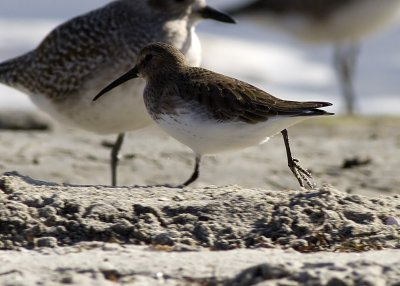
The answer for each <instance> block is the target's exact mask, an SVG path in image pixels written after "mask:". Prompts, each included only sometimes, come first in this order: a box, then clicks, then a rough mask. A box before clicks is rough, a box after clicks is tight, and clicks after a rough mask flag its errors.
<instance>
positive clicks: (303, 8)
mask: <svg viewBox="0 0 400 286" xmlns="http://www.w3.org/2000/svg"><path fill="white" fill-rule="evenodd" d="M227 11H228V13H230V14H231V15H233V16H244V17H249V18H251V19H252V20H254V21H256V22H257V23H258V24H261V25H264V26H266V27H274V28H277V29H279V30H282V31H284V32H287V33H289V34H291V35H293V36H295V37H297V38H299V39H300V40H303V41H305V42H309V43H315V44H326V43H329V44H332V45H333V47H334V52H333V63H334V67H335V70H336V73H337V78H338V81H339V84H340V88H341V92H342V95H343V100H344V103H345V112H346V113H347V114H350V115H351V114H354V113H355V112H356V111H357V104H356V94H355V91H354V83H353V80H354V75H355V69H356V68H355V66H356V61H357V56H358V53H359V50H360V45H361V41H362V40H363V39H364V38H366V37H368V36H371V35H373V34H375V33H378V32H380V31H382V30H384V29H385V28H388V27H390V26H392V25H394V24H396V23H398V22H399V20H400V0H382V1H376V0H255V1H251V0H248V1H246V2H243V1H242V2H240V3H239V4H238V5H235V7H233V8H231V9H228V10H227Z"/></svg>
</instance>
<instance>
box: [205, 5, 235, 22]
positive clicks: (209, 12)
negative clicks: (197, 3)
mask: <svg viewBox="0 0 400 286" xmlns="http://www.w3.org/2000/svg"><path fill="white" fill-rule="evenodd" d="M200 15H201V16H202V17H203V18H205V19H213V20H215V21H219V22H224V23H230V24H236V20H235V19H233V18H232V17H231V16H229V15H228V14H225V13H223V12H221V11H218V10H216V9H214V8H211V7H210V6H206V7H204V8H203V9H201V10H200Z"/></svg>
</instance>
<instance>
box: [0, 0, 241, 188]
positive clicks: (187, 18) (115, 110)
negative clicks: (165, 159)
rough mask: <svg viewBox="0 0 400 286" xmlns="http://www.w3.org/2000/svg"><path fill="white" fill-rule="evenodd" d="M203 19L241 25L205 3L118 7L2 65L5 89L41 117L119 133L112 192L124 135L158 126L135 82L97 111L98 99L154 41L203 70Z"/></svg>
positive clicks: (180, 0)
mask: <svg viewBox="0 0 400 286" xmlns="http://www.w3.org/2000/svg"><path fill="white" fill-rule="evenodd" d="M202 19H214V20H217V21H221V22H226V23H234V22H235V21H234V20H233V19H232V18H231V17H230V16H228V15H226V14H224V13H222V12H219V11H217V10H215V9H213V8H211V7H209V6H207V5H206V1H205V0H117V1H112V2H111V3H110V4H108V5H106V6H104V7H103V8H100V9H97V10H94V11H92V12H89V13H87V14H84V15H82V16H79V17H76V18H74V19H72V20H70V21H68V22H66V23H64V24H62V25H60V26H59V27H57V28H56V29H55V30H53V31H52V32H51V33H50V34H49V35H48V36H47V37H46V38H45V39H44V40H43V41H42V43H41V44H40V45H39V46H38V47H37V48H36V49H35V50H33V51H31V52H29V53H27V54H25V55H23V56H20V57H17V58H15V59H12V60H9V61H6V62H3V63H2V64H0V83H3V84H6V85H9V86H11V87H14V88H16V89H18V90H20V91H22V92H25V93H27V94H28V95H29V96H30V98H31V100H32V101H33V102H34V103H35V104H36V105H37V106H39V108H41V109H42V110H44V111H45V112H47V113H49V114H50V115H52V116H54V117H55V118H56V119H58V120H59V121H61V122H63V123H67V124H71V125H74V126H76V127H79V128H82V129H85V130H87V131H91V132H95V133H99V134H110V133H119V135H118V137H117V140H116V142H115V144H114V146H113V149H112V152H111V179H112V185H116V184H117V171H116V170H117V164H118V153H119V150H120V148H121V145H122V143H123V139H124V132H126V131H131V130H136V129H139V128H143V127H145V126H147V125H149V124H151V123H152V121H151V119H150V118H149V116H148V114H147V112H146V108H145V106H144V103H143V97H142V93H143V88H144V84H145V83H144V81H143V80H141V79H137V80H135V81H131V82H130V83H129V84H127V85H124V86H122V87H120V88H118V89H115V90H114V91H113V93H114V98H105V99H104V100H101V101H100V102H99V103H98V104H96V105H93V104H91V103H92V95H93V94H95V93H97V92H98V91H99V90H100V89H101V88H102V87H104V85H105V84H106V83H108V82H110V81H111V80H113V79H114V78H115V75H119V74H123V73H125V72H126V71H128V70H129V67H130V63H131V62H133V61H135V59H136V56H137V53H138V51H139V50H140V49H141V48H142V47H144V46H146V45H147V44H149V43H152V42H158V41H161V42H166V43H169V44H172V45H174V46H175V47H177V48H178V49H179V50H180V51H181V52H182V53H183V54H184V55H185V56H186V57H187V60H188V62H189V63H190V64H191V65H194V66H198V65H200V60H201V47H200V41H199V39H198V37H197V35H196V33H195V25H196V24H197V23H198V22H199V21H200V20H202Z"/></svg>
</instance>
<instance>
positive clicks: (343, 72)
mask: <svg viewBox="0 0 400 286" xmlns="http://www.w3.org/2000/svg"><path fill="white" fill-rule="evenodd" d="M359 49H360V47H359V45H358V43H354V42H352V43H349V44H343V45H337V46H335V51H334V64H335V68H336V74H337V77H338V80H339V84H340V88H341V90H342V95H343V97H344V102H345V107H346V113H347V114H350V115H352V114H354V111H355V92H354V86H353V81H354V74H355V66H356V61H357V55H358V53H359Z"/></svg>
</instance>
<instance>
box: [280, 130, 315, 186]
mask: <svg viewBox="0 0 400 286" xmlns="http://www.w3.org/2000/svg"><path fill="white" fill-rule="evenodd" d="M281 133H282V136H283V141H284V142H285V147H286V155H287V160H288V166H289V168H290V170H291V171H292V173H293V174H294V176H295V177H296V179H297V181H299V184H300V187H304V183H303V180H304V181H305V182H306V183H307V185H308V186H309V187H310V188H314V187H315V183H314V182H313V179H312V176H311V173H310V172H308V171H307V170H306V169H304V168H302V167H301V166H300V165H299V160H297V159H295V158H293V157H292V152H291V151H290V146H289V136H288V132H287V130H286V129H283V130H282V131H281Z"/></svg>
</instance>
